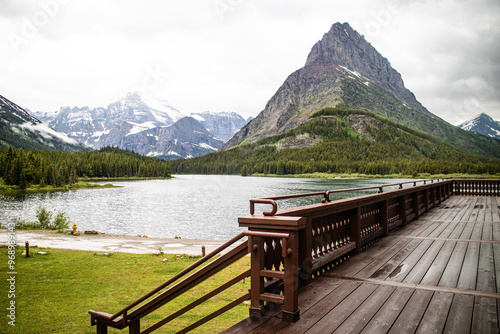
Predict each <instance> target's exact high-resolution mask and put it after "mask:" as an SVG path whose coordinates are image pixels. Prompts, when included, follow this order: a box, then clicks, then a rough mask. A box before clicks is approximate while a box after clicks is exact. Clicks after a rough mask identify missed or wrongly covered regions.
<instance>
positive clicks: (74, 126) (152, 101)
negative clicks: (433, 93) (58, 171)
mask: <svg viewBox="0 0 500 334" xmlns="http://www.w3.org/2000/svg"><path fill="white" fill-rule="evenodd" d="M33 114H34V115H35V116H38V117H40V118H41V119H42V120H43V121H44V122H47V124H49V125H50V126H51V127H53V128H54V129H56V130H58V131H60V132H63V133H66V134H67V135H68V136H69V137H71V138H74V139H76V140H78V141H79V142H82V143H85V144H86V145H88V146H89V147H91V148H93V149H97V150H98V149H101V148H103V147H107V146H115V147H119V148H123V149H127V150H131V151H134V152H137V153H140V154H143V155H147V156H156V157H162V158H164V159H174V158H190V157H195V156H199V155H202V154H206V153H208V152H213V151H216V150H217V149H218V148H219V147H220V146H221V145H222V144H223V143H224V140H221V139H217V138H215V136H214V135H213V134H212V133H210V131H209V130H207V128H209V129H211V130H212V131H213V132H215V133H216V134H219V135H221V136H222V137H224V138H226V140H227V139H229V137H232V135H233V134H234V133H235V132H236V131H237V130H239V128H241V126H243V125H244V124H242V122H243V123H244V119H243V117H241V116H240V115H238V114H236V113H213V112H211V113H210V112H204V113H196V114H192V115H191V116H193V117H194V118H192V117H191V116H186V115H184V114H183V113H182V112H180V111H179V110H178V109H176V108H174V107H173V106H171V105H170V104H169V102H168V101H167V100H165V99H160V98H155V97H150V96H141V95H139V94H137V93H128V94H127V95H126V96H124V97H122V98H120V99H119V100H118V101H115V102H113V103H110V104H109V105H108V106H107V107H105V108H104V107H97V108H93V109H90V108H88V107H81V108H78V107H73V108H70V107H61V108H60V109H59V110H58V111H57V112H51V113H43V112H33ZM184 118H190V120H187V121H182V122H181V123H179V122H180V121H181V120H183V119H184ZM195 118H196V119H195ZM205 118H206V119H205ZM193 122H200V123H201V124H200V126H196V125H193ZM177 123H179V124H177ZM176 124H177V125H176ZM181 125H184V126H186V128H185V129H184V131H182V129H181V128H180V126H181ZM238 125H239V127H238ZM168 128H170V129H169V130H168ZM173 133H175V134H176V135H177V136H178V138H175V140H174V138H172V134H173Z"/></svg>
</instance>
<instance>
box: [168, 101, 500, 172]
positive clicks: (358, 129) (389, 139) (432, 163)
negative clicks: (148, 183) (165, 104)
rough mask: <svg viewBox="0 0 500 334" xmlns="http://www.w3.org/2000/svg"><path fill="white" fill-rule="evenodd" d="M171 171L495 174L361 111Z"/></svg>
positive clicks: (495, 164) (480, 161)
mask: <svg viewBox="0 0 500 334" xmlns="http://www.w3.org/2000/svg"><path fill="white" fill-rule="evenodd" d="M171 166H172V172H173V173H208V174H210V173H215V174H223V173H227V174H234V173H241V174H243V175H249V174H253V173H262V174H278V175H285V174H304V173H314V172H323V173H363V174H381V175H387V174H403V175H410V176H411V175H413V176H416V175H417V174H418V173H432V174H440V173H443V174H448V173H479V174H482V173H493V174H494V173H499V172H500V160H498V159H490V158H485V157H480V156H478V155H472V154H469V153H467V152H464V151H463V150H461V149H458V148H456V147H454V146H452V145H451V144H449V143H446V142H445V141H443V140H441V139H439V138H436V137H434V136H432V135H429V134H427V133H425V132H422V131H418V130H415V129H412V128H410V127H408V126H405V125H402V124H400V123H397V122H394V121H391V120H389V119H388V118H386V117H383V116H379V115H377V114H374V113H372V112H369V111H365V110H355V109H350V108H345V107H335V108H325V109H322V110H320V111H319V112H316V113H313V114H312V115H311V117H310V118H309V120H308V122H306V123H303V124H301V125H299V126H297V127H296V128H294V129H291V130H288V131H286V132H284V133H281V134H278V135H274V136H268V137H266V138H263V139H260V140H258V141H256V142H255V143H250V144H247V145H239V146H236V147H233V148H231V149H229V150H225V151H219V152H215V153H211V154H207V155H205V156H202V157H198V158H195V159H189V160H182V159H181V160H176V161H173V162H171Z"/></svg>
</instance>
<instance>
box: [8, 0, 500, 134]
mask: <svg viewBox="0 0 500 334" xmlns="http://www.w3.org/2000/svg"><path fill="white" fill-rule="evenodd" d="M335 22H349V24H350V25H351V26H352V27H353V29H355V30H357V31H358V32H359V33H360V34H362V35H364V36H365V37H366V39H367V40H368V41H369V42H370V43H371V44H372V45H373V46H374V47H375V48H376V49H377V50H378V51H379V52H380V53H381V54H382V55H383V56H385V57H386V58H387V59H388V60H389V61H390V62H391V64H392V66H393V67H394V68H395V69H396V70H397V71H399V72H400V73H401V74H402V76H403V80H404V82H405V85H406V87H407V88H408V89H410V90H411V91H412V92H413V93H415V95H416V97H417V99H418V100H419V101H420V102H421V103H422V104H423V105H424V106H426V107H427V108H428V109H429V110H430V111H431V112H433V113H434V114H437V115H438V116H440V117H442V118H444V119H445V120H447V121H448V122H450V123H452V124H458V123H460V122H462V121H465V120H467V119H469V118H471V117H473V116H475V115H476V114H479V113H481V112H485V113H488V114H489V115H490V116H492V117H493V118H495V119H497V120H500V1H498V0H477V1H467V0H411V1H409V0H389V1H387V0H375V1H374V0H371V1H368V0H363V1H360V0H348V1H331V0H314V1H306V0H168V1H160V0H143V1H139V0H106V1H102V0H22V1H21V0H0V31H1V34H2V38H1V41H0V48H1V50H2V52H1V53H0V62H1V64H2V66H1V67H0V95H3V96H5V97H6V98H8V99H10V100H12V101H13V102H15V103H17V104H19V105H21V106H22V107H25V108H28V109H31V110H39V111H54V110H57V109H59V107H61V106H80V107H81V106H89V107H98V106H107V105H108V104H110V103H112V102H114V101H116V100H118V99H119V98H120V97H122V96H124V95H125V94H126V93H127V92H130V91H134V90H137V91H140V92H146V93H147V94H149V95H153V96H158V97H161V98H164V99H166V100H168V101H169V102H170V104H171V105H173V106H174V107H176V108H177V109H179V110H180V111H181V112H183V113H184V114H189V113H191V112H201V111H205V110H211V111H236V112H238V113H240V114H242V115H243V116H245V117H248V116H256V115H257V114H258V113H259V112H260V111H261V110H262V109H263V108H264V106H265V104H266V102H267V101H268V100H269V99H270V98H271V97H272V95H273V94H274V93H275V92H276V90H277V89H278V88H279V86H280V85H281V84H282V83H283V82H284V80H285V79H286V77H287V76H288V75H289V74H290V73H292V72H293V71H295V70H297V69H299V68H300V67H302V66H303V65H304V63H305V61H306V58H307V55H308V53H309V51H310V50H311V47H312V46H313V45H314V43H316V42H317V41H318V40H319V39H321V37H322V36H323V34H324V33H326V32H327V31H328V30H329V28H330V26H331V25H332V24H333V23H335Z"/></svg>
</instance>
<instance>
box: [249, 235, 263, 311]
mask: <svg viewBox="0 0 500 334" xmlns="http://www.w3.org/2000/svg"><path fill="white" fill-rule="evenodd" d="M248 243H249V248H250V250H251V255H250V263H251V271H250V277H251V282H250V317H251V318H252V319H253V320H257V319H259V318H260V317H261V316H262V302H261V301H260V295H261V294H262V293H263V292H264V277H262V276H261V275H260V271H261V270H262V269H264V239H263V238H260V237H251V236H249V237H248Z"/></svg>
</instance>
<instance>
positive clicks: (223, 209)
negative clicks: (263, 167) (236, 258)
mask: <svg viewBox="0 0 500 334" xmlns="http://www.w3.org/2000/svg"><path fill="white" fill-rule="evenodd" d="M406 181H410V180H395V179H389V180H388V179H368V180H354V179H309V178H270V177H269V178H268V177H241V176H236V175H232V176H228V175H178V176H175V178H172V179H169V180H146V181H114V182H111V183H112V184H114V185H117V186H120V187H119V188H104V189H79V190H70V191H64V192H44V193H29V194H22V195H19V196H15V197H12V196H4V195H0V203H1V207H2V209H1V212H0V223H2V224H5V223H7V222H10V221H12V220H13V219H14V218H19V219H22V220H27V221H35V220H36V217H35V212H36V209H37V207H38V206H39V205H44V206H45V207H46V208H47V209H49V210H51V211H64V212H66V213H67V214H68V216H69V217H70V219H71V223H72V224H73V223H76V224H77V226H78V230H80V231H83V230H97V231H99V232H104V233H112V234H126V235H137V234H140V235H147V236H149V237H167V238H173V237H176V236H178V237H181V238H187V239H211V240H224V239H228V238H231V237H233V236H235V235H236V234H238V233H239V232H241V231H243V230H244V229H242V228H239V227H238V217H241V216H247V215H249V214H250V213H249V200H250V199H251V198H257V197H269V196H279V195H288V194H297V193H308V192H317V191H327V190H335V189H346V188H359V187H367V186H378V185H382V184H392V183H397V182H406ZM375 192H376V190H371V191H364V192H358V193H352V192H350V193H345V194H336V195H334V196H331V198H332V199H339V198H345V197H351V196H354V195H360V194H366V193H375ZM321 198H322V197H321V196H317V197H311V198H306V199H293V200H286V201H280V202H278V208H279V209H282V208H286V207H293V206H297V205H304V204H312V203H319V201H320V200H321ZM269 209H270V206H268V205H256V211H257V212H262V211H263V210H269Z"/></svg>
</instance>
